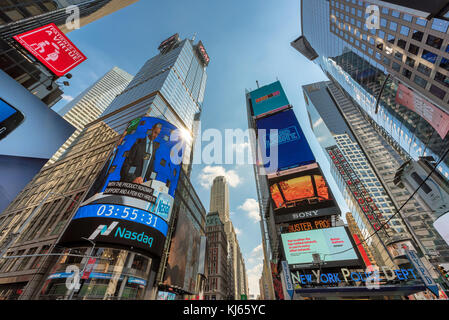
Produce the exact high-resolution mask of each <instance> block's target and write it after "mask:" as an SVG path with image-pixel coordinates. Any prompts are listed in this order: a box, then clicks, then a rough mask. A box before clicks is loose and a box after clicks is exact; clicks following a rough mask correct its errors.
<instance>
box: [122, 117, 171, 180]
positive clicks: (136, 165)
mask: <svg viewBox="0 0 449 320" xmlns="http://www.w3.org/2000/svg"><path fill="white" fill-rule="evenodd" d="M161 128H162V124H161V123H156V124H155V125H154V126H153V127H152V128H151V130H149V131H148V135H147V136H146V137H145V138H140V139H137V140H136V142H135V143H134V144H133V146H132V147H131V149H130V150H129V152H128V156H127V157H126V159H125V161H124V162H123V166H122V169H121V170H120V181H123V182H132V183H139V184H142V183H144V182H145V181H148V180H149V179H154V178H155V177H151V174H152V172H153V170H154V161H155V158H156V153H157V150H158V148H159V146H160V143H159V142H157V141H155V139H156V138H157V137H158V136H159V133H160V132H161Z"/></svg>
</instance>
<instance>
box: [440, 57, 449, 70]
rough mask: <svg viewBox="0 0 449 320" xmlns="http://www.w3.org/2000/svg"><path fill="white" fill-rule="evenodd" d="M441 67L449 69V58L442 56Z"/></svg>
mask: <svg viewBox="0 0 449 320" xmlns="http://www.w3.org/2000/svg"><path fill="white" fill-rule="evenodd" d="M440 67H441V68H443V69H445V70H448V71H449V60H448V59H446V58H442V59H441V62H440Z"/></svg>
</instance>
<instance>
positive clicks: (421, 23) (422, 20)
mask: <svg viewBox="0 0 449 320" xmlns="http://www.w3.org/2000/svg"><path fill="white" fill-rule="evenodd" d="M416 24H418V25H420V26H423V27H425V26H426V24H427V20H426V19H423V18H416Z"/></svg>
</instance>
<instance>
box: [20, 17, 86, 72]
mask: <svg viewBox="0 0 449 320" xmlns="http://www.w3.org/2000/svg"><path fill="white" fill-rule="evenodd" d="M13 38H14V39H15V40H17V41H18V42H19V43H20V44H21V45H22V46H23V47H24V48H25V49H27V50H28V51H29V52H30V53H31V54H32V55H33V56H34V57H36V58H37V59H38V60H39V61H40V62H42V63H43V64H44V65H45V66H46V67H47V68H48V69H50V71H51V72H53V73H54V74H55V75H57V76H59V77H61V76H63V75H65V74H66V73H67V72H69V71H70V70H72V69H73V68H75V67H76V66H77V65H79V64H80V63H81V62H83V61H84V60H86V59H87V58H86V56H85V55H84V54H83V53H82V52H81V51H80V50H79V49H78V48H77V47H76V46H75V45H74V44H73V43H72V42H71V41H70V40H69V39H68V38H67V37H66V36H65V34H64V33H63V32H62V31H61V30H59V29H58V27H57V26H56V25H55V24H54V23H50V24H48V25H45V26H43V27H40V28H37V29H34V30H31V31H27V32H25V33H22V34H19V35H15V36H14V37H13Z"/></svg>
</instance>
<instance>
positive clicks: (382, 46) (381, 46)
mask: <svg viewBox="0 0 449 320" xmlns="http://www.w3.org/2000/svg"><path fill="white" fill-rule="evenodd" d="M376 48H377V49H379V50H380V51H382V50H383V48H384V44H383V43H382V41H377V43H376Z"/></svg>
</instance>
